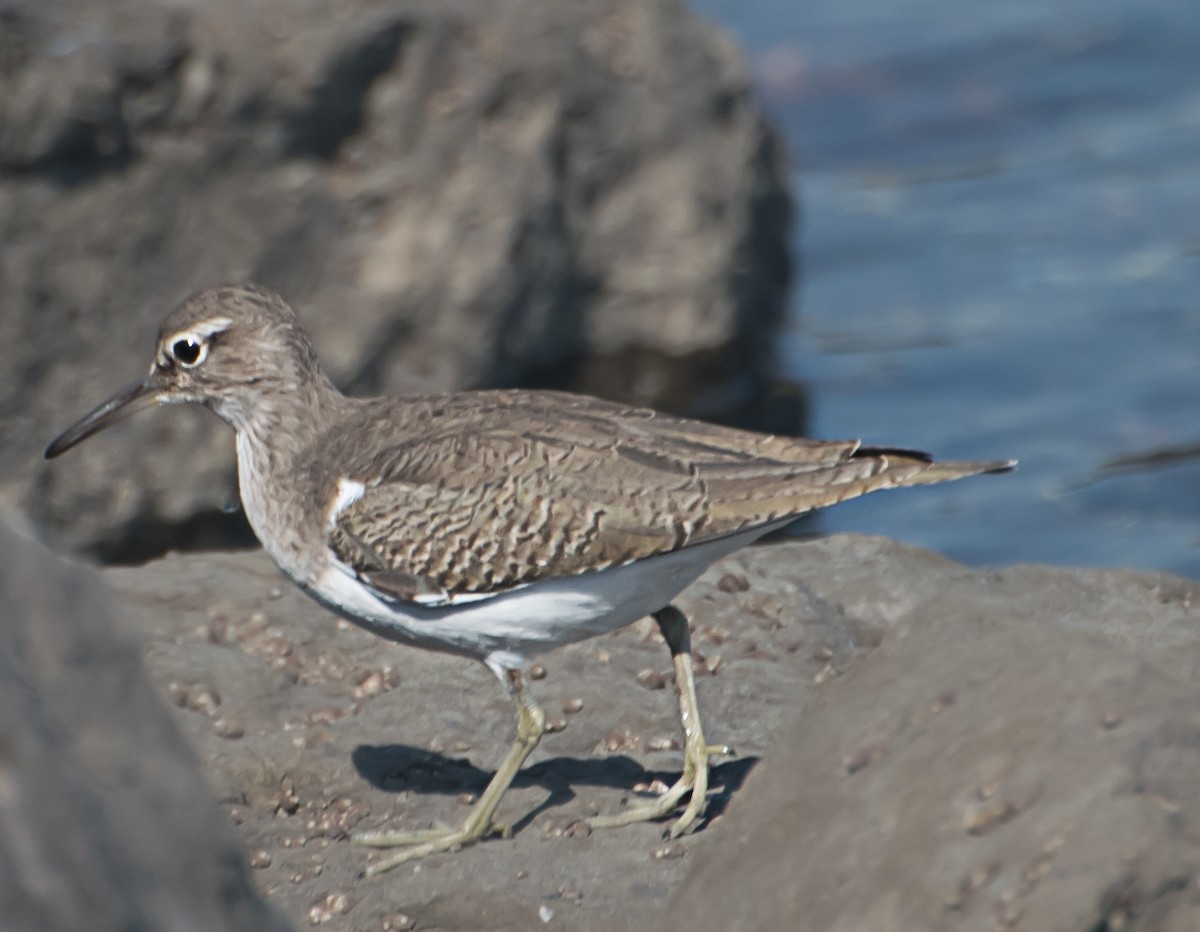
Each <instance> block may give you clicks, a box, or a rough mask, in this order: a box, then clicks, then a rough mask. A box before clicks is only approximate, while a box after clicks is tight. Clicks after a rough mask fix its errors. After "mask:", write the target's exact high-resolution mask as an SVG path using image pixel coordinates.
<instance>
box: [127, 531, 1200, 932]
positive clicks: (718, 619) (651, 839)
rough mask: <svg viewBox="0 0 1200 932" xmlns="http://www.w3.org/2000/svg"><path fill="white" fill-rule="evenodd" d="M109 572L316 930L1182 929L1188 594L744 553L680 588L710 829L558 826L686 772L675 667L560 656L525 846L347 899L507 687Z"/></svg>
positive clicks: (640, 652) (920, 560)
mask: <svg viewBox="0 0 1200 932" xmlns="http://www.w3.org/2000/svg"><path fill="white" fill-rule="evenodd" d="M106 578H107V579H108V580H109V581H110V582H111V583H112V584H113V585H114V586H115V587H116V588H117V589H118V591H119V592H121V593H122V594H123V595H124V597H125V598H126V599H127V600H128V602H129V604H130V605H131V606H137V608H138V612H137V617H138V618H140V619H141V623H142V625H143V630H144V632H145V636H146V639H147V647H146V658H147V664H148V667H149V671H150V675H151V677H152V678H153V679H154V681H155V682H157V683H158V684H159V687H160V688H161V689H162V690H163V691H164V692H166V693H168V694H169V695H171V696H172V697H173V698H174V699H175V702H176V704H177V706H178V713H177V714H178V716H179V720H180V723H181V725H182V726H183V727H184V729H185V731H186V732H187V733H188V734H189V735H190V736H191V737H192V739H193V740H194V741H195V742H196V744H197V747H198V748H199V750H200V757H201V760H202V761H203V765H204V768H205V775H206V777H207V779H208V781H209V783H210V784H211V785H213V786H214V787H216V788H217V792H218V795H219V796H220V798H221V800H222V803H223V806H224V807H225V808H226V809H227V810H228V811H230V812H231V813H232V814H233V816H234V817H235V819H236V821H237V822H238V824H239V826H240V830H241V832H242V834H243V838H244V840H245V843H246V846H247V847H248V848H249V849H251V850H254V851H259V852H261V853H264V854H265V855H266V856H268V857H269V860H270V866H268V867H265V868H264V869H263V873H262V878H263V880H262V883H263V887H264V889H266V890H268V891H269V895H270V896H271V898H272V900H273V901H274V902H275V903H277V904H278V906H279V908H280V909H282V910H283V911H284V912H285V913H287V914H288V915H290V916H292V917H294V918H295V920H296V921H298V922H303V921H307V917H308V915H309V910H311V909H312V908H313V905H314V904H320V903H325V902H327V901H328V900H329V898H330V897H332V898H334V900H335V901H336V902H340V903H348V904H349V905H348V906H347V909H346V912H345V913H344V914H338V915H336V916H333V917H332V918H331V928H334V929H360V928H379V927H381V925H382V923H383V922H384V921H385V920H387V919H388V917H393V918H394V917H396V916H398V915H403V916H406V917H408V919H409V921H411V922H413V923H414V924H415V927H417V928H454V929H528V928H536V927H539V926H540V925H541V923H540V920H539V919H538V915H539V910H541V909H542V908H543V907H544V908H545V909H546V910H549V911H550V912H551V913H552V914H553V916H552V918H551V923H552V924H553V925H554V926H557V927H561V928H569V929H581V930H591V929H596V930H599V929H612V928H642V927H650V926H654V927H665V928H671V929H680V930H683V929H688V930H689V932H697V930H702V932H707V930H710V929H712V930H717V929H720V930H725V929H766V928H772V929H774V928H788V929H790V928H800V929H806V930H809V929H811V930H824V929H847V930H861V929H871V930H883V932H886V930H888V929H897V930H899V929H903V930H914V929H921V930H924V929H958V928H962V929H989V930H990V929H993V928H995V927H997V924H999V926H1000V927H1005V924H1006V923H1007V924H1008V927H1012V928H1017V929H1021V928H1026V929H1036V930H1038V932H1042V930H1048V932H1053V930H1060V929H1061V930H1074V929H1093V928H1115V927H1118V926H1119V924H1120V923H1121V922H1124V923H1125V928H1127V929H1144V930H1151V929H1155V930H1157V929H1167V930H1175V929H1184V928H1193V927H1194V924H1195V922H1196V920H1197V918H1198V917H1197V916H1196V915H1195V912H1196V909H1197V906H1196V898H1195V897H1194V896H1193V891H1194V890H1195V889H1196V883H1197V877H1198V874H1197V866H1198V865H1197V860H1198V857H1200V856H1198V855H1197V854H1196V850H1195V845H1194V843H1193V833H1194V829H1193V828H1192V826H1193V823H1194V822H1195V820H1196V818H1197V815H1198V814H1200V809H1198V807H1200V787H1198V785H1197V783H1196V781H1195V779H1194V774H1195V772H1196V768H1197V764H1198V763H1200V762H1198V761H1197V760H1196V758H1197V748H1198V747H1200V742H1197V741H1196V735H1197V734H1200V712H1197V711H1195V710H1196V709H1197V708H1200V703H1197V702H1196V698H1197V697H1196V691H1197V687H1196V686H1195V683H1196V681H1197V678H1196V676H1195V673H1194V671H1195V665H1196V662H1197V660H1198V658H1200V625H1197V623H1196V622H1197V616H1198V615H1200V589H1198V588H1197V587H1196V586H1195V585H1194V584H1192V583H1190V582H1188V581H1186V580H1181V579H1178V578H1176V577H1171V576H1165V575H1155V574H1145V573H1126V572H1118V571H1084V570H1058V569H1049V568H1044V567H1017V568H1013V569H1009V570H1004V571H1003V572H999V573H991V572H987V571H974V570H969V569H967V568H965V567H962V566H959V565H958V564H955V563H952V562H950V561H947V560H944V559H942V558H940V557H938V556H936V555H935V554H931V553H928V552H926V551H922V550H917V549H914V548H909V547H904V546H902V545H899V544H896V543H893V542H890V541H885V540H881V539H875V538H862V537H840V536H839V537H834V538H830V539H827V540H822V541H816V542H812V543H786V544H778V545H770V546H763V547H756V548H752V549H751V550H748V551H743V552H742V553H741V554H739V555H737V556H735V557H734V558H732V559H730V560H726V561H724V562H723V563H721V564H720V565H718V566H716V567H714V568H713V569H712V570H711V571H710V572H709V573H708V574H706V575H705V576H704V577H703V578H702V579H701V580H700V581H699V582H698V583H697V584H696V585H695V586H693V587H692V588H691V589H689V590H688V592H687V593H685V595H684V596H683V598H682V599H681V606H682V607H683V608H684V610H685V611H686V612H688V613H689V615H690V617H691V619H692V623H693V627H694V630H695V646H696V648H697V650H698V651H699V653H700V655H701V656H702V657H703V660H702V661H701V663H700V666H701V669H702V670H703V671H711V675H702V676H701V678H700V680H699V682H698V691H699V697H700V703H701V708H702V710H703V712H704V724H705V729H706V735H707V736H708V738H709V739H710V740H712V741H714V742H727V743H729V744H731V745H733V746H734V747H736V748H737V749H738V751H739V752H741V756H740V757H739V758H737V759H734V760H730V761H723V762H721V763H719V765H718V766H717V767H716V770H715V773H714V782H715V785H716V787H717V792H716V794H715V796H714V807H715V813H716V817H715V818H714V819H713V820H712V821H711V822H710V823H709V825H708V826H707V827H706V828H705V829H704V830H702V831H700V832H697V833H695V834H692V835H689V836H687V837H685V838H683V839H680V840H679V841H678V842H673V843H667V842H665V841H664V840H663V838H662V826H656V825H635V826H628V827H626V828H622V829H616V830H607V831H596V832H593V833H591V834H583V833H578V834H573V833H572V832H571V831H570V829H571V826H572V825H573V824H574V823H575V822H576V821H577V820H579V819H581V818H585V817H586V816H587V815H588V814H590V813H592V812H596V811H604V812H608V811H613V810H614V809H617V808H619V807H620V806H622V805H624V804H625V801H626V800H627V799H628V798H629V789H630V788H631V787H632V786H634V785H635V784H639V783H640V784H643V785H645V784H648V783H650V782H651V781H652V780H654V779H661V780H663V781H669V780H671V779H673V777H674V775H675V774H676V773H677V769H678V767H679V765H680V759H679V752H678V750H676V749H674V748H672V746H671V739H672V738H676V737H677V735H676V728H677V720H676V717H675V709H674V702H673V697H672V695H671V689H670V688H669V685H668V686H667V688H663V689H653V688H648V687H652V686H653V685H655V684H656V683H657V682H658V679H659V678H658V677H654V676H651V675H646V673H645V671H648V670H649V671H654V672H656V673H658V674H663V673H669V670H670V666H669V661H668V659H667V652H666V649H665V647H664V646H663V645H662V644H661V643H660V642H659V639H658V637H657V635H656V634H655V633H654V632H653V631H652V628H653V626H652V625H651V624H649V623H648V622H647V623H639V624H638V625H634V626H632V627H631V628H628V629H626V630H624V631H622V632H619V633H617V634H615V635H613V636H611V637H606V638H601V639H598V640H593V641H590V642H586V643H583V644H579V645H575V646H573V647H570V648H566V649H563V650H560V651H556V652H554V653H552V654H550V655H548V656H547V657H546V658H545V660H544V663H545V666H546V669H547V675H546V677H545V678H543V679H538V680H535V681H534V682H533V684H532V688H533V691H534V694H535V695H536V696H537V697H538V698H539V699H540V701H541V702H542V703H543V704H544V706H545V708H546V710H547V713H548V715H549V716H550V717H551V718H552V719H554V718H558V719H560V720H561V722H562V724H563V725H564V726H565V728H564V730H563V731H561V732H560V733H555V734H551V735H548V736H547V737H546V739H545V740H544V741H543V743H542V745H541V746H540V747H539V749H538V751H537V752H536V753H535V755H534V757H533V759H532V761H531V764H530V766H529V767H528V768H527V769H526V770H525V771H524V772H523V774H522V775H521V776H520V777H519V778H518V780H517V783H516V785H515V786H514V789H513V790H512V791H511V792H510V794H509V796H507V797H506V799H505V801H504V804H503V805H502V807H501V811H500V815H501V817H502V818H506V819H508V820H511V822H512V824H513V826H514V830H515V831H514V835H513V837H512V838H511V839H507V840H493V841H488V842H486V843H483V844H481V845H478V846H475V847H472V848H468V849H466V850H464V851H462V852H459V853H457V854H454V855H451V856H445V857H439V858H435V859H431V860H429V861H427V862H424V863H423V864H422V865H420V867H419V868H413V867H408V868H404V869H401V870H399V871H397V872H396V873H395V874H392V875H385V876H384V877H383V878H380V879H377V880H375V881H373V882H369V883H363V882H360V881H359V880H358V879H357V874H358V872H359V871H360V870H361V868H362V866H363V865H364V864H365V863H366V862H367V861H368V860H369V859H371V858H372V857H374V855H373V854H372V853H371V852H369V851H366V850H364V849H361V848H357V847H355V846H353V845H352V844H350V843H349V842H348V840H347V833H349V832H351V831H354V830H356V829H373V828H382V827H394V828H418V827H423V826H428V825H429V824H431V823H433V822H437V821H441V822H445V823H453V822H455V821H458V820H459V819H461V818H462V817H463V815H464V813H465V812H466V808H465V803H466V802H467V801H469V799H470V794H472V793H478V792H479V791H480V789H481V788H482V786H483V785H484V784H485V782H486V780H487V778H488V776H489V775H490V771H491V769H492V768H493V767H495V766H496V764H497V763H498V762H499V760H500V758H501V756H502V754H503V752H504V750H505V749H506V746H507V742H508V741H509V740H510V739H511V734H512V723H511V710H510V707H509V704H508V701H507V699H506V698H505V697H504V695H503V693H502V690H501V689H500V688H499V686H498V685H497V684H496V682H495V680H494V678H493V677H491V675H490V674H489V673H487V672H486V671H485V670H484V669H483V668H482V667H480V666H478V665H475V664H471V663H469V662H467V661H463V660H460V659H456V658H452V657H445V656H440V655H432V654H425V653H422V652H420V651H415V650H411V649H408V648H404V647H400V646H397V645H392V644H388V643H386V642H382V641H380V640H379V639H377V638H375V637H373V636H372V635H369V634H367V633H365V632H363V631H360V630H358V629H356V628H354V627H352V626H349V625H346V624H345V623H338V622H336V621H334V619H333V618H332V617H331V616H330V615H329V614H328V613H327V612H324V611H323V610H321V609H320V608H318V607H317V606H315V605H313V604H312V603H311V602H310V601H309V600H308V599H306V598H305V597H304V596H303V595H302V594H301V593H299V592H298V591H296V590H295V589H294V587H291V586H289V585H288V584H287V583H286V582H285V581H284V580H283V579H282V578H281V577H280V576H279V574H278V573H277V572H276V571H275V570H274V569H273V568H272V567H271V565H270V563H269V562H268V561H267V560H266V558H265V557H263V556H262V555H261V554H212V555H207V556H200V555H192V556H176V557H170V558H168V559H165V560H162V561H159V562H157V563H154V564H152V565H150V566H148V567H145V568H142V569H120V570H110V571H108V572H107V573H106ZM668 684H669V681H668ZM213 696H218V697H220V703H219V705H215V706H214V704H213V700H212V697H213ZM759 760H762V761H763V763H761V765H757V766H756V762H757V761H759ZM726 803H728V808H727V809H725V810H724V812H723V813H722V809H723V807H724V806H725V805H726ZM564 832H565V834H564ZM673 893H674V895H673V896H672V894H673ZM338 897H346V899H345V900H339V899H337V898H338ZM669 901H670V902H671V903H672V912H671V913H670V915H668V916H664V910H665V909H666V907H667V904H668V902H669ZM1103 923H1108V925H1107V926H1105V925H1103Z"/></svg>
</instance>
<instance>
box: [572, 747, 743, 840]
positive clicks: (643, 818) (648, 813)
mask: <svg viewBox="0 0 1200 932" xmlns="http://www.w3.org/2000/svg"><path fill="white" fill-rule="evenodd" d="M735 756H736V752H735V751H734V750H733V748H730V747H727V746H726V745H723V744H710V745H705V746H703V747H697V748H696V749H695V751H694V752H693V753H690V754H688V755H687V759H686V760H685V763H684V769H683V775H682V776H681V777H680V778H679V779H678V780H677V781H676V782H675V785H674V786H672V787H671V788H670V789H668V790H667V791H666V792H664V793H663V794H662V795H661V796H659V797H658V799H655V800H651V801H650V802H647V803H643V804H641V805H637V806H630V807H629V808H627V809H625V810H624V811H622V812H614V813H612V814H611V815H600V816H594V817H593V818H591V819H589V820H588V825H590V826H591V827H592V828H616V827H617V826H620V825H632V824H633V823H634V822H656V821H658V820H659V819H665V818H666V817H667V816H669V815H670V814H671V813H672V812H674V811H675V809H676V808H677V807H678V806H679V804H680V803H681V802H682V801H683V798H684V797H685V796H688V795H689V794H690V797H691V798H690V799H689V800H688V805H687V808H686V809H684V811H683V814H682V815H681V816H680V817H679V818H678V819H676V820H675V822H674V823H673V824H672V825H671V828H670V829H669V831H668V835H669V836H670V837H671V838H678V837H679V836H680V835H682V834H684V833H685V832H687V831H688V830H689V829H691V828H692V827H693V825H694V824H695V822H696V820H697V819H698V818H700V816H702V815H703V814H704V809H705V806H706V805H707V803H708V760H709V758H710V757H735Z"/></svg>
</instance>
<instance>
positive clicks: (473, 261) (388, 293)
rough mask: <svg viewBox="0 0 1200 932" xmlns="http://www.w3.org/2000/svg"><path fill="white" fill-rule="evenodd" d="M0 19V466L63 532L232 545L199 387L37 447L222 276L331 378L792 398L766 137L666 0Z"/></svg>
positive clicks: (237, 520)
mask: <svg viewBox="0 0 1200 932" xmlns="http://www.w3.org/2000/svg"><path fill="white" fill-rule="evenodd" d="M0 28H2V30H3V31H2V32H0V76H2V77H0V80H2V82H3V84H2V86H0V172H2V175H0V218H2V219H0V224H2V225H3V237H4V249H3V253H2V255H0V340H3V342H4V345H5V346H6V347H7V351H6V352H5V353H4V354H3V362H2V363H0V380H2V382H0V384H3V418H2V421H0V439H2V441H3V442H2V443H0V471H2V473H3V475H4V476H5V477H6V478H5V480H4V483H3V490H2V491H3V495H4V497H5V499H6V500H7V501H8V503H9V504H10V505H15V506H16V507H18V508H20V509H23V510H25V511H26V512H27V513H29V514H31V515H32V516H33V518H34V520H35V521H36V522H37V524H38V525H39V526H40V527H41V528H42V529H43V530H44V531H45V532H46V533H48V534H49V536H50V537H51V539H52V540H54V541H56V542H58V543H59V544H65V545H69V546H72V547H75V548H82V549H84V550H87V551H90V552H92V553H93V554H95V555H98V556H100V557H101V558H104V559H109V560H118V561H128V560H138V559H145V558H148V557H150V556H152V555H154V554H156V553H160V552H162V551H163V550H165V549H167V548H168V547H181V546H182V547H195V546H229V545H231V544H238V543H248V542H249V534H248V530H247V529H246V527H245V525H244V522H243V521H242V520H241V517H240V515H237V514H234V513H232V512H233V511H234V510H235V509H234V508H233V507H232V506H233V504H234V503H236V491H235V484H234V474H233V468H234V467H233V459H232V454H231V447H230V442H229V436H228V432H227V431H226V430H224V429H223V428H221V427H220V426H218V425H217V424H215V423H214V422H213V420H212V419H211V418H209V417H206V416H205V415H204V414H203V413H197V412H175V416H167V417H161V416H160V417H150V418H140V419H137V420H135V421H133V422H131V423H130V424H129V425H128V426H127V427H125V428H123V429H122V430H121V431H120V432H118V434H117V435H115V436H114V437H111V438H104V439H102V440H100V441H99V443H98V444H97V446H96V447H95V448H93V449H92V450H91V451H89V455H88V456H86V457H73V458H71V459H70V460H64V461H63V462H62V463H61V464H59V463H55V464H54V468H53V469H50V468H47V467H45V466H39V465H36V457H37V454H38V451H39V450H40V448H41V447H42V446H43V445H44V444H45V442H46V440H47V438H48V437H49V436H51V435H52V434H53V432H54V430H55V429H56V428H57V427H59V426H61V425H63V424H65V423H66V422H67V421H69V420H70V419H71V418H73V417H75V416H76V415H78V414H79V413H81V412H82V411H83V410H86V409H87V408H88V407H90V406H91V405H93V404H95V403H97V402H98V401H100V400H102V399H103V398H104V397H106V396H107V395H108V393H110V392H111V391H112V390H113V389H114V388H116V387H118V386H120V385H121V384H124V383H125V382H127V381H129V380H130V379H132V378H135V377H137V376H138V375H140V374H141V371H142V369H143V367H144V366H146V365H147V364H148V360H149V358H150V355H149V354H150V351H151V349H152V347H153V339H154V333H155V330H156V327H157V324H158V322H159V320H160V318H161V317H162V315H163V314H164V312H165V310H166V309H168V308H169V307H170V306H171V305H172V304H173V303H174V302H175V301H177V300H178V299H180V298H181V297H183V296H184V295H186V294H187V293H188V292H190V291H192V290H194V289H196V288H198V287H202V286H205V285H209V284H212V283H215V282H219V281H224V280H236V279H254V280H257V281H260V282H263V283H264V284H266V285H268V286H270V287H272V288H275V289H277V290H279V291H280V292H282V293H283V294H284V295H285V296H287V297H288V298H289V300H290V301H291V302H292V303H293V304H294V305H295V306H296V307H297V309H298V310H299V311H300V313H301V315H302V317H303V319H304V320H305V322H306V323H307V325H308V326H309V328H310V329H311V331H312V333H313V336H314V338H315V341H316V344H317V346H318V348H319V351H320V352H321V355H322V357H323V359H324V362H325V364H326V366H327V368H328V369H329V371H330V374H331V375H332V377H333V378H334V379H335V381H336V382H338V384H339V385H341V386H342V387H343V388H344V389H345V390H346V391H348V392H352V393H359V394H371V393H384V392H398V391H412V390H425V389H453V388H463V387H493V386H510V385H522V386H552V387H560V388H574V389H582V390H586V391H592V392H596V393H600V394H604V395H608V396H611V397H617V398H623V399H627V400H631V401H637V402H639V403H644V404H651V405H657V406H662V407H667V408H671V409H674V410H677V411H681V412H686V413H691V414H697V415H703V416H706V417H718V418H725V419H734V420H738V421H739V422H742V423H749V424H755V425H756V426H761V427H765V428H772V429H778V430H798V429H800V428H801V427H802V426H803V425H802V416H801V406H800V405H799V403H798V401H797V399H796V397H795V395H794V393H788V392H786V391H785V392H783V393H782V395H780V396H779V397H776V395H777V393H776V392H775V390H774V388H773V386H772V384H771V377H772V373H773V372H774V369H775V355H776V346H777V340H776V339H775V338H776V336H777V334H778V332H779V329H780V327H781V325H782V321H783V314H784V309H785V306H786V295H787V288H788V284H789V280H790V272H789V269H790V265H789V263H790V259H789V254H788V249H787V238H788V235H789V231H790V221H791V213H792V208H791V202H790V199H789V196H788V192H787V190H786V160H785V159H784V158H783V156H782V152H781V148H780V146H779V143H778V140H777V138H776V135H775V133H774V132H773V130H772V129H771V127H770V126H769V125H768V124H767V123H766V122H765V121H764V119H763V117H762V115H761V112H760V110H759V107H758V105H757V104H756V102H755V98H754V94H753V91H752V77H751V72H750V71H749V70H748V69H747V67H746V65H745V62H744V60H743V58H742V56H741V54H740V53H739V51H738V50H737V48H736V47H735V46H734V45H733V43H732V42H731V41H730V40H729V39H728V38H726V37H725V36H724V35H723V34H722V33H720V32H719V31H717V30H716V29H714V28H713V27H711V26H709V25H707V24H705V23H703V22H701V21H700V20H698V19H697V18H694V17H693V16H691V15H690V14H689V13H688V12H687V11H686V9H685V7H684V6H683V4H682V3H679V2H674V0H652V2H643V0H638V2H618V0H601V2H595V3H587V4H576V3H571V4H556V3H545V2H528V0H505V2H500V3H488V4H471V3H446V2H442V0H437V2H421V0H354V2H336V3H328V2H325V0H321V2H315V0H309V2H292V0H273V2H272V0H268V2H257V3H253V4H244V3H241V2H240V0H219V2H204V3H198V2H197V3H167V2H156V0H114V2H105V3H103V4H96V3H93V2H91V0H52V2H42V0H38V2H32V0H30V2H12V3H5V4H4V5H3V7H2V8H0ZM768 397H770V398H771V399H772V401H771V403H769V404H768V403H766V399H767V398H768Z"/></svg>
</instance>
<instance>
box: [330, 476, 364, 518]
mask: <svg viewBox="0 0 1200 932" xmlns="http://www.w3.org/2000/svg"><path fill="white" fill-rule="evenodd" d="M366 490H367V487H366V486H365V485H364V484H363V483H361V482H358V481H357V480H354V479H351V478H350V477H349V476H342V478H341V479H339V480H338V486H337V494H336V495H334V497H333V501H331V502H330V503H329V517H328V519H327V523H328V525H329V530H331V531H332V530H333V526H334V525H335V524H337V519H338V515H340V514H341V513H342V512H343V511H345V510H346V509H347V508H349V507H350V506H351V505H353V504H354V503H355V502H356V501H358V500H359V499H360V498H362V497H363V493H364V492H365V491H366Z"/></svg>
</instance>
